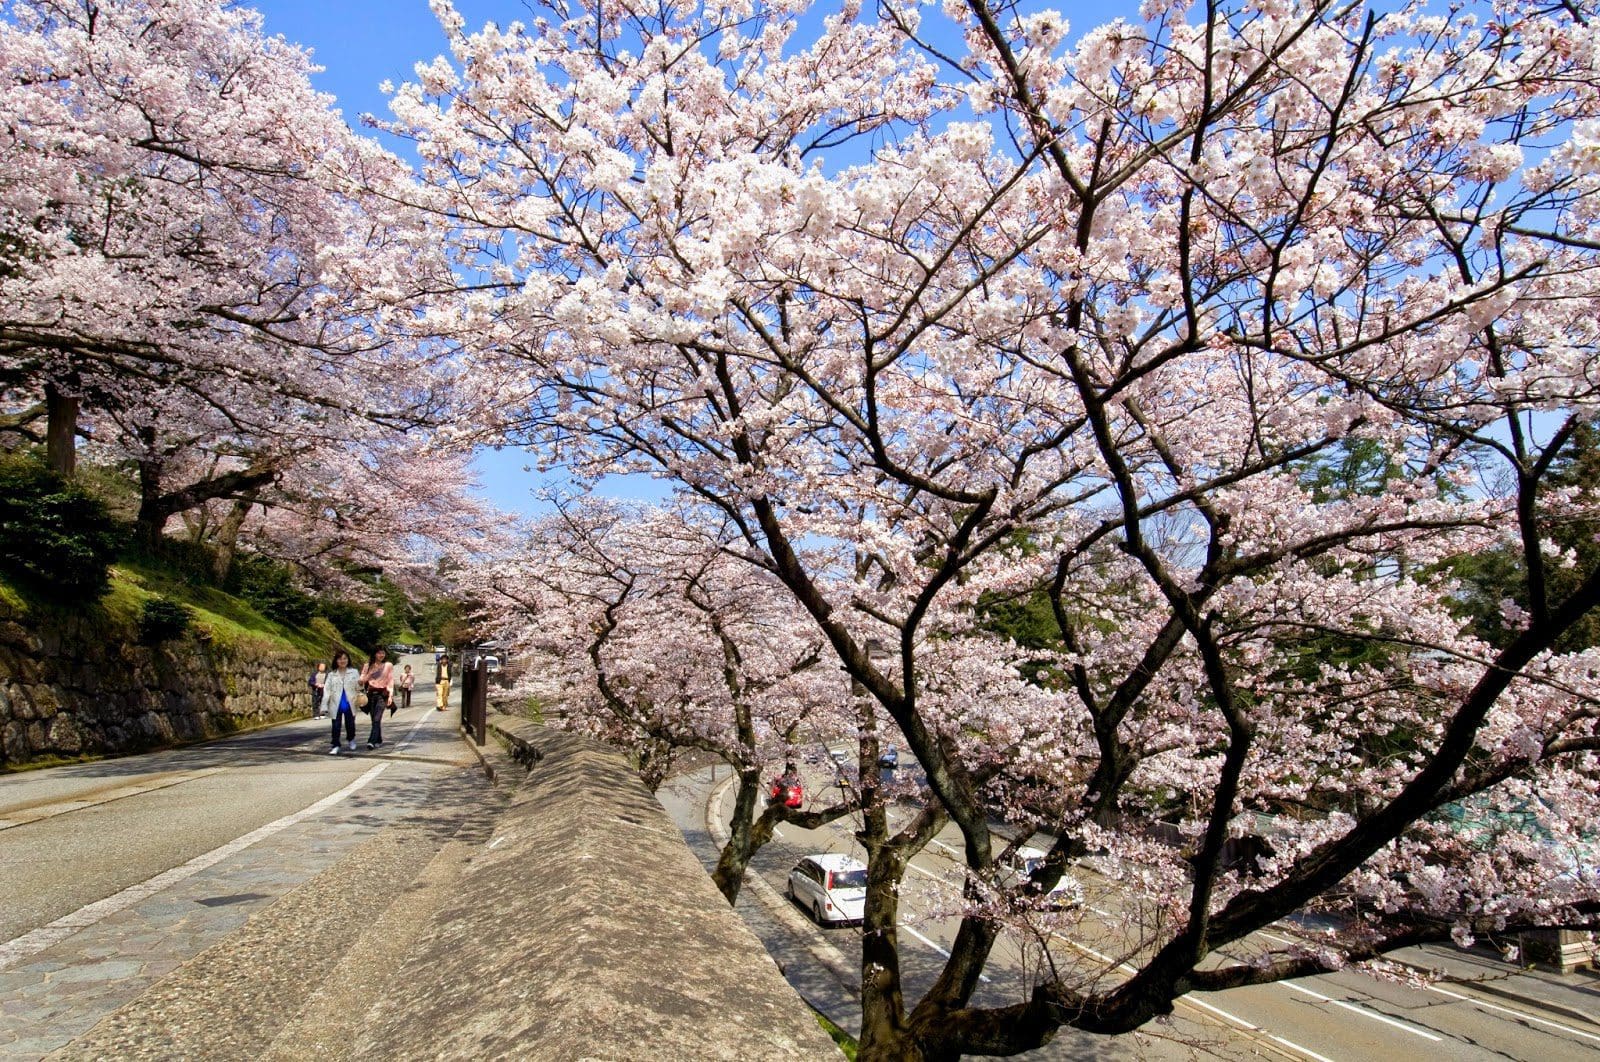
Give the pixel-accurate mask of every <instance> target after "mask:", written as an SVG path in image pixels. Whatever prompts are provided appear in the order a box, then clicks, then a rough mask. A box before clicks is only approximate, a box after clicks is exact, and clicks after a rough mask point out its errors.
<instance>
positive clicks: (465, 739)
mask: <svg viewBox="0 0 1600 1062" xmlns="http://www.w3.org/2000/svg"><path fill="white" fill-rule="evenodd" d="M456 733H457V734H459V735H460V736H461V741H462V743H463V744H465V745H466V746H467V748H469V749H471V750H472V754H473V755H474V756H476V757H477V758H478V766H479V767H482V768H483V773H484V776H485V777H487V778H488V779H489V784H490V785H499V784H500V779H499V778H498V777H497V772H496V771H495V769H494V764H492V763H490V762H489V758H488V757H487V756H485V755H484V754H483V750H482V749H480V748H479V747H478V743H477V742H476V741H474V740H473V739H472V735H471V734H470V733H468V732H467V730H466V728H465V727H462V726H457V727H456Z"/></svg>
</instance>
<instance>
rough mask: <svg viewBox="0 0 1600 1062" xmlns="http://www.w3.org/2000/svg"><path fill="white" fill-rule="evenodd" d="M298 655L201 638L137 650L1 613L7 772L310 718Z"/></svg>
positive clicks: (0, 687) (73, 628) (89, 632)
mask: <svg viewBox="0 0 1600 1062" xmlns="http://www.w3.org/2000/svg"><path fill="white" fill-rule="evenodd" d="M306 670H307V668H306V666H305V665H304V662H303V661H301V660H300V659H299V657H298V656H296V655H294V654H290V653H286V652H282V651H280V650H272V649H268V648H265V647H263V646H261V645H259V644H255V643H249V642H246V643H242V644H240V645H237V646H231V645H230V646H224V645H221V644H219V643H216V642H214V641H208V640H203V639H202V638H201V637H200V636H199V634H198V633H195V632H191V633H189V634H186V635H184V636H183V637H181V638H176V639H173V640H171V641H169V642H165V643H163V644H161V645H158V646H148V645H138V644H131V643H129V642H127V641H125V640H124V639H122V638H120V637H116V636H113V635H111V634H108V632H107V631H106V629H105V628H104V626H103V625H101V624H99V623H96V622H94V621H92V620H91V619H89V618H88V617H86V616H65V617H60V618H52V619H48V620H44V621H40V620H38V619H37V618H35V617H32V616H29V617H26V620H25V622H23V617H18V616H15V615H0V768H5V767H15V766H17V765H19V764H23V763H26V762H28V761H29V760H32V759H36V758H39V757H48V756H59V757H73V756H82V755H95V754H115V753H123V752H135V751H138V750H141V749H150V748H159V747H162V746H166V745H173V744H179V743H182V742H186V741H194V740H198V739H201V738H206V737H214V736H217V735H219V734H226V733H231V732H233V731H235V730H241V729H246V728H249V727H253V726H261V725H264V724H266V723H271V722H276V721H278V720H280V719H285V718H289V717H291V716H293V715H295V714H303V713H307V712H309V711H310V701H309V699H308V696H307V691H306V688H305V672H306Z"/></svg>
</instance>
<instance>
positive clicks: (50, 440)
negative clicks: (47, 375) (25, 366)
mask: <svg viewBox="0 0 1600 1062" xmlns="http://www.w3.org/2000/svg"><path fill="white" fill-rule="evenodd" d="M44 401H45V430H44V455H45V461H46V462H48V463H49V465H50V467H51V468H53V469H55V471H57V472H59V473H60V474H61V475H63V476H67V477H69V478H70V477H71V476H72V475H73V474H75V473H76V472H77V470H78V398H77V396H76V395H64V394H62V393H61V392H60V391H58V390H56V388H55V385H54V384H45V385H44Z"/></svg>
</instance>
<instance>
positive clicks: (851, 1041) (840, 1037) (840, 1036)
mask: <svg viewBox="0 0 1600 1062" xmlns="http://www.w3.org/2000/svg"><path fill="white" fill-rule="evenodd" d="M811 1013H813V1014H815V1015H816V1016H817V1024H818V1025H820V1026H822V1031H823V1032H825V1033H827V1034H828V1035H829V1036H831V1037H833V1042H834V1043H836V1044H838V1045H839V1050H840V1051H842V1052H844V1057H846V1058H848V1059H849V1060H850V1062H855V1058H856V1051H857V1049H858V1048H857V1045H856V1039H855V1037H853V1036H851V1035H850V1034H849V1033H847V1032H845V1031H844V1030H843V1029H841V1028H839V1027H838V1026H837V1025H835V1024H834V1023H833V1022H831V1021H829V1020H828V1016H827V1015H826V1014H824V1013H822V1011H820V1010H817V1009H816V1008H815V1007H813V1008H812V1010H811Z"/></svg>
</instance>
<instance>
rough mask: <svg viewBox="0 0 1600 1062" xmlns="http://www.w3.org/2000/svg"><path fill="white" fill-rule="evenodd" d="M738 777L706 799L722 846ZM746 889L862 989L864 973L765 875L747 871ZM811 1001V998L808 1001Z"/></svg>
mask: <svg viewBox="0 0 1600 1062" xmlns="http://www.w3.org/2000/svg"><path fill="white" fill-rule="evenodd" d="M737 777H738V776H737V775H729V777H728V778H726V779H725V780H723V781H722V782H719V783H717V785H716V786H715V787H713V788H712V790H711V796H710V797H709V798H707V800H706V814H705V819H706V832H707V833H709V834H710V835H711V839H712V840H713V841H715V842H716V844H717V846H718V847H719V848H720V847H722V846H723V845H725V844H727V843H728V831H727V828H726V827H725V826H723V824H722V816H720V815H718V814H717V813H716V809H717V807H718V806H720V805H721V803H722V798H723V795H724V794H726V793H727V791H728V787H729V786H731V785H732V784H733V782H734V780H735V779H736V778H737ZM744 888H745V889H746V890H748V891H750V892H753V893H754V894H755V896H756V898H757V899H758V900H759V901H760V903H761V905H762V906H763V907H765V908H766V909H767V913H768V914H770V915H772V917H773V918H775V919H776V920H777V921H778V922H779V923H780V924H781V925H782V926H783V928H785V929H787V930H788V931H789V932H790V933H791V934H792V935H793V936H794V937H795V939H797V940H799V941H800V943H801V944H802V945H803V946H804V947H805V949H806V950H807V951H808V952H810V953H811V957H812V958H814V959H816V960H817V961H818V962H820V963H821V964H822V965H823V968H824V969H826V970H827V971H828V972H829V973H830V974H832V975H833V976H834V979H835V980H837V981H838V982H839V986H840V987H841V988H844V989H846V990H847V991H849V992H851V993H856V992H859V991H860V988H861V985H860V972H859V971H857V970H854V969H852V968H851V966H850V963H849V960H848V959H846V958H845V957H844V954H843V953H842V952H840V951H839V949H838V948H836V947H834V946H833V945H832V944H829V943H828V942H827V941H819V940H817V939H816V934H815V933H813V932H812V930H813V928H814V927H813V925H812V923H811V922H810V921H809V920H807V919H806V918H804V917H802V916H801V914H800V912H799V911H797V910H795V906H794V904H792V903H790V902H789V901H788V900H787V899H785V898H784V897H783V896H782V895H781V894H780V893H779V892H778V890H777V889H774V888H773V887H772V886H771V885H768V884H767V883H766V881H765V880H764V879H763V878H762V877H761V875H759V874H756V873H754V872H749V871H747V872H746V874H745V877H744ZM808 1002H810V1001H809V1000H808ZM812 1007H813V1009H816V1010H817V1011H818V1013H826V1012H824V1011H822V1010H821V1008H819V1007H817V1006H816V1004H815V1003H814V1002H813V1003H812ZM827 1017H828V1020H830V1021H833V1015H831V1014H828V1015H827Z"/></svg>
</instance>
